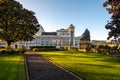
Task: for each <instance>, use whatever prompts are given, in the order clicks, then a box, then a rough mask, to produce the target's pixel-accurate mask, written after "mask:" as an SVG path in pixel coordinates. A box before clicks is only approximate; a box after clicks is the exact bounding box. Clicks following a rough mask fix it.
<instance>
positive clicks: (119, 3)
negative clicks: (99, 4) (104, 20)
mask: <svg viewBox="0 0 120 80" xmlns="http://www.w3.org/2000/svg"><path fill="white" fill-rule="evenodd" d="M103 6H104V7H105V8H106V10H107V11H108V12H109V13H110V14H112V17H111V19H110V20H109V21H108V24H107V25H106V26H105V28H106V29H109V30H110V31H109V33H108V35H109V36H108V39H110V38H112V37H114V38H115V39H116V38H118V37H120V0H107V1H106V2H104V3H103Z"/></svg>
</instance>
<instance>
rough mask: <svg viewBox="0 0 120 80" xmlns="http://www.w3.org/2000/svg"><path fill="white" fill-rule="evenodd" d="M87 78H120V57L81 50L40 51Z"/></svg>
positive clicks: (91, 79) (117, 79)
mask: <svg viewBox="0 0 120 80" xmlns="http://www.w3.org/2000/svg"><path fill="white" fill-rule="evenodd" d="M40 54H42V55H43V56H45V57H47V58H49V59H51V61H53V62H55V63H57V64H58V65H61V66H62V67H64V68H66V69H67V70H69V71H72V72H73V73H75V74H77V75H78V76H80V77H82V78H83V79H85V80H120V59H117V58H115V57H111V56H108V55H104V54H95V53H80V52H68V51H57V52H40Z"/></svg>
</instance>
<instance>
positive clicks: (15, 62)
mask: <svg viewBox="0 0 120 80" xmlns="http://www.w3.org/2000/svg"><path fill="white" fill-rule="evenodd" d="M0 80H26V74H25V68H24V58H23V55H20V54H14V55H13V54H11V55H0Z"/></svg>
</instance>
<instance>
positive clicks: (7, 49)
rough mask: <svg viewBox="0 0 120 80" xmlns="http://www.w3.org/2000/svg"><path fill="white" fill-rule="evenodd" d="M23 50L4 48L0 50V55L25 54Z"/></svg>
mask: <svg viewBox="0 0 120 80" xmlns="http://www.w3.org/2000/svg"><path fill="white" fill-rule="evenodd" d="M25 51H26V50H25V48H24V47H22V48H18V49H13V48H11V47H6V48H2V49H0V54H24V52H25Z"/></svg>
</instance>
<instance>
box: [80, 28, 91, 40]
mask: <svg viewBox="0 0 120 80" xmlns="http://www.w3.org/2000/svg"><path fill="white" fill-rule="evenodd" d="M81 39H82V40H86V41H90V32H89V30H88V29H86V30H85V32H84V33H83V34H82V38H81Z"/></svg>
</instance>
